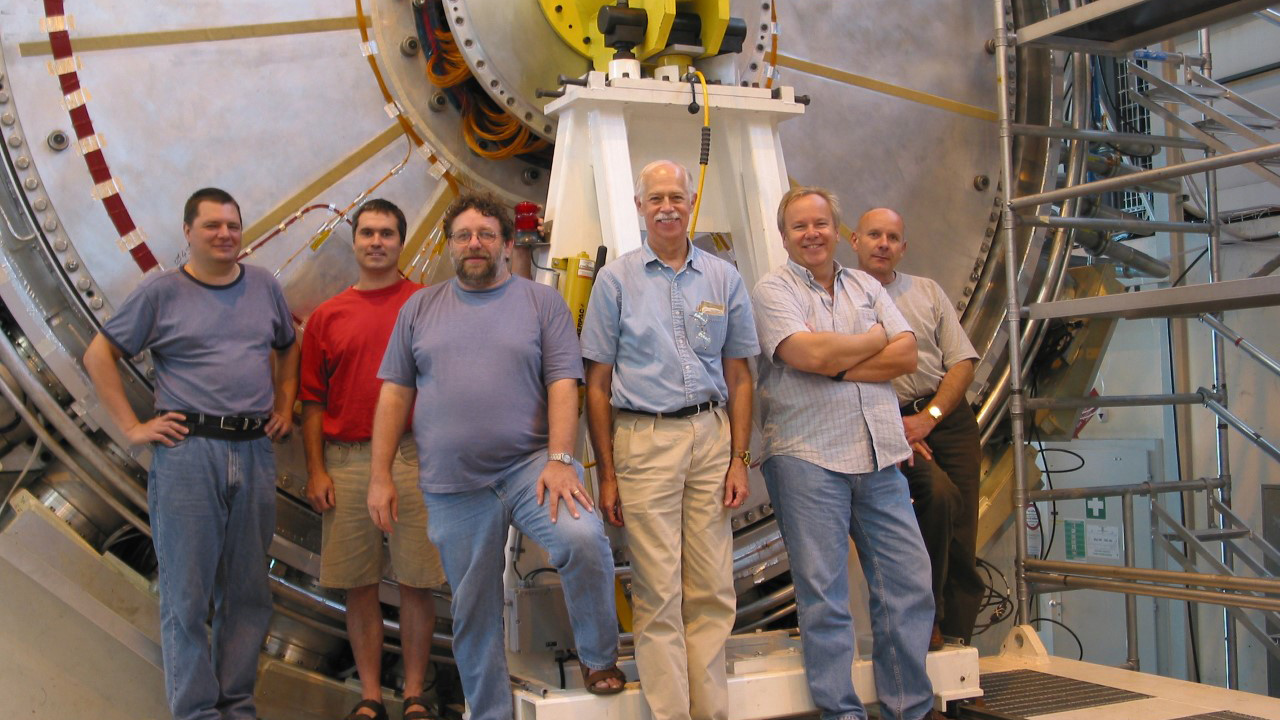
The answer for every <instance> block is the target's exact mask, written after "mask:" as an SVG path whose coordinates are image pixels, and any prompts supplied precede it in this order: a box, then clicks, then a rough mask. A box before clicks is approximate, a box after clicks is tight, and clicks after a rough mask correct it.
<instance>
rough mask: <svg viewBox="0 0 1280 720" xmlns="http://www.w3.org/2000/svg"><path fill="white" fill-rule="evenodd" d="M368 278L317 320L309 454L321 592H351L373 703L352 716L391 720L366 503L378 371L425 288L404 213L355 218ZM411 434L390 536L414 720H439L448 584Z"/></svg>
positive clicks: (309, 335)
mask: <svg viewBox="0 0 1280 720" xmlns="http://www.w3.org/2000/svg"><path fill="white" fill-rule="evenodd" d="M351 220H352V224H353V230H352V235H353V242H354V250H355V256H356V264H357V265H358V266H359V268H360V277H359V280H357V281H356V284H355V285H353V286H351V287H350V288H347V289H346V290H344V291H342V292H341V293H338V294H337V295H335V296H334V297H332V298H330V299H329V300H326V301H325V302H324V303H322V304H321V305H320V307H318V308H316V310H315V312H314V313H312V315H311V317H310V318H309V319H308V320H307V324H306V326H305V329H304V334H303V342H302V380H301V391H300V399H301V400H302V440H303V445H304V447H305V448H306V455H307V500H308V501H309V502H310V503H311V507H312V508H314V509H315V511H316V512H318V513H322V514H323V533H324V535H323V540H322V542H321V550H320V584H321V585H324V586H326V587H333V588H341V589H344V590H346V593H347V635H348V637H349V638H350V640H351V652H352V654H353V655H354V656H355V661H356V670H357V671H358V672H359V674H360V687H361V692H362V695H363V699H362V700H361V701H360V702H359V703H358V704H357V705H356V707H355V708H354V709H353V710H352V712H351V715H350V716H348V718H365V717H368V718H376V719H377V720H386V717H387V714H386V709H385V708H384V707H383V706H382V684H381V680H380V678H381V668H380V662H381V659H382V607H381V605H380V604H379V600H378V587H379V584H380V583H381V581H382V570H383V549H382V547H383V542H382V532H381V531H380V530H379V529H378V528H377V527H376V526H375V525H374V524H373V520H372V518H371V517H370V516H369V511H368V508H367V504H366V496H367V494H368V490H369V464H370V457H369V438H370V436H371V434H372V430H373V411H374V406H375V405H376V404H377V401H378V391H379V388H380V387H381V385H382V381H381V380H379V379H378V377H377V372H378V366H379V365H380V364H381V363H382V355H383V352H384V351H385V350H386V347H387V340H388V339H389V338H390V337H391V329H392V327H393V326H394V325H395V322H396V317H397V315H398V314H399V312H400V307H401V306H402V305H404V303H405V301H406V300H408V299H409V296H410V295H413V294H414V293H415V292H417V291H418V290H420V289H421V288H422V286H421V285H418V284H417V283H413V282H410V281H408V280H406V279H405V278H404V277H402V276H401V275H400V271H399V259H400V251H401V249H403V247H404V236H405V218H404V213H403V212H401V211H400V208H398V207H396V206H395V205H394V204H392V203H390V202H388V201H386V200H381V199H373V200H369V201H367V202H365V203H364V204H363V205H361V206H360V208H359V209H358V210H356V212H355V214H354V215H353V216H352V219H351ZM417 460H418V458H417V449H416V447H415V446H414V442H413V437H412V435H408V434H406V435H405V436H404V438H403V440H402V442H401V443H400V450H399V452H398V453H397V456H396V459H395V463H394V468H393V480H394V482H395V485H396V490H397V494H398V495H399V498H400V502H399V508H398V509H399V513H398V518H399V519H398V520H397V521H396V522H395V523H394V524H393V528H392V532H391V535H390V543H388V544H389V546H390V550H391V552H390V555H391V567H392V569H393V570H394V572H395V579H396V581H397V582H398V583H399V585H400V639H401V646H402V649H403V652H404V672H405V679H404V681H405V684H404V698H405V700H404V711H405V712H404V717H405V720H425V719H426V718H430V717H432V716H431V714H430V708H429V707H428V706H427V704H426V703H425V701H424V699H423V698H422V697H421V695H422V690H423V679H424V676H425V674H426V666H427V663H428V659H429V656H430V653H431V638H432V634H433V630H434V628H435V603H434V601H433V599H432V597H431V593H430V590H429V588H432V587H436V586H439V585H441V584H443V583H444V571H443V569H442V568H441V565H440V555H439V553H438V552H437V551H436V549H435V547H434V546H433V545H432V544H431V542H430V541H429V540H428V539H427V508H426V505H425V504H424V503H423V500H422V492H421V491H420V490H419V489H418V462H417Z"/></svg>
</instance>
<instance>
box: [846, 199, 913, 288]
mask: <svg viewBox="0 0 1280 720" xmlns="http://www.w3.org/2000/svg"><path fill="white" fill-rule="evenodd" d="M849 241H850V243H852V245H853V250H854V252H856V253H857V254H858V266H859V267H860V268H861V269H862V270H863V271H865V272H867V273H869V274H870V275H872V276H873V277H875V279H877V280H879V281H880V282H881V283H884V284H886V285H887V284H888V283H890V282H892V281H893V278H894V275H895V272H894V271H895V270H896V269H897V267H898V263H899V262H901V261H902V256H903V254H905V253H906V251H907V239H906V235H905V234H904V228H903V222H902V216H901V215H899V214H898V213H897V212H896V211H894V210H891V209H889V208H874V209H872V210H868V211H866V212H865V213H863V214H862V217H860V218H858V226H857V227H856V228H855V229H854V231H853V235H851V236H850V238H849Z"/></svg>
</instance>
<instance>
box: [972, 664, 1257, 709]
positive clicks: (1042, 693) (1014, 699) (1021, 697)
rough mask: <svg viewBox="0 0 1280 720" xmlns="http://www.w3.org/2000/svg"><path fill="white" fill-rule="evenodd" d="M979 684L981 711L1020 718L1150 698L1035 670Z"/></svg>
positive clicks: (1001, 674)
mask: <svg viewBox="0 0 1280 720" xmlns="http://www.w3.org/2000/svg"><path fill="white" fill-rule="evenodd" d="M981 685H982V691H983V697H982V700H983V702H982V704H983V706H984V707H983V709H984V710H993V711H995V712H998V713H1001V714H1004V715H1012V716H1015V717H1021V718H1025V717H1029V716H1032V715H1048V714H1049V713H1056V712H1065V711H1067V710H1079V709H1081V708H1090V707H1097V706H1099V705H1111V704H1113V703H1120V702H1128V701H1130V700H1141V699H1143V698H1148V697H1151V696H1150V695H1143V694H1141V693H1135V692H1129V691H1128V690H1119V689H1117V688H1113V687H1107V686H1106V685H1097V684H1095V683H1089V682H1083V681H1080V680H1072V679H1071V678H1065V677H1061V676H1059V675H1049V674H1047V673H1042V672H1036V671H1034V670H1010V671H1008V672H999V673H990V674H984V675H983V676H982V679H981ZM1205 717H1206V718H1208V717H1210V716H1205ZM1241 717H1242V718H1243V716H1241ZM1214 720H1217V718H1214ZM1224 720H1227V719H1225V718H1224Z"/></svg>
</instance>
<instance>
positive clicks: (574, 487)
mask: <svg viewBox="0 0 1280 720" xmlns="http://www.w3.org/2000/svg"><path fill="white" fill-rule="evenodd" d="M537 492H538V504H539V505H541V504H542V503H543V501H544V500H547V501H548V502H547V504H548V505H549V506H550V507H549V508H548V512H549V513H550V515H551V522H555V521H556V516H557V515H558V513H559V511H560V501H561V500H564V504H565V505H566V506H567V507H568V508H569V514H570V515H572V516H573V517H574V519H575V520H576V519H577V518H579V517H581V516H580V515H579V514H578V505H582V507H584V508H586V511H587V512H592V510H593V508H594V507H595V505H594V504H593V503H592V502H591V496H589V495H587V489H586V488H585V487H583V485H582V483H581V482H579V481H578V472H577V470H576V469H574V468H573V466H571V465H565V464H564V463H562V462H560V461H559V460H548V461H547V464H546V466H545V467H543V468H542V474H540V475H538V488H537Z"/></svg>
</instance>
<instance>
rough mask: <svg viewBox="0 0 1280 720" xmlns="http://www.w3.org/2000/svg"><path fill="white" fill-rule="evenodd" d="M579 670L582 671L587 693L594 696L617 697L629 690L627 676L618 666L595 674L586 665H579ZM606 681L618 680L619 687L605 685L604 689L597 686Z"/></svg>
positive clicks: (611, 666) (597, 671)
mask: <svg viewBox="0 0 1280 720" xmlns="http://www.w3.org/2000/svg"><path fill="white" fill-rule="evenodd" d="M578 668H579V669H580V670H582V684H583V686H585V687H586V689H587V692H589V693H591V694H592V695H617V694H618V693H620V692H622V691H623V690H626V689H627V676H626V675H624V674H623V672H622V671H621V670H619V669H618V666H617V665H610V666H609V667H607V668H605V669H603V670H596V671H595V672H592V671H591V669H590V668H588V667H587V666H586V665H579V666H578ZM605 680H618V681H619V682H618V687H613V686H610V685H605V686H604V687H598V686H597V683H600V682H603V681H605Z"/></svg>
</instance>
